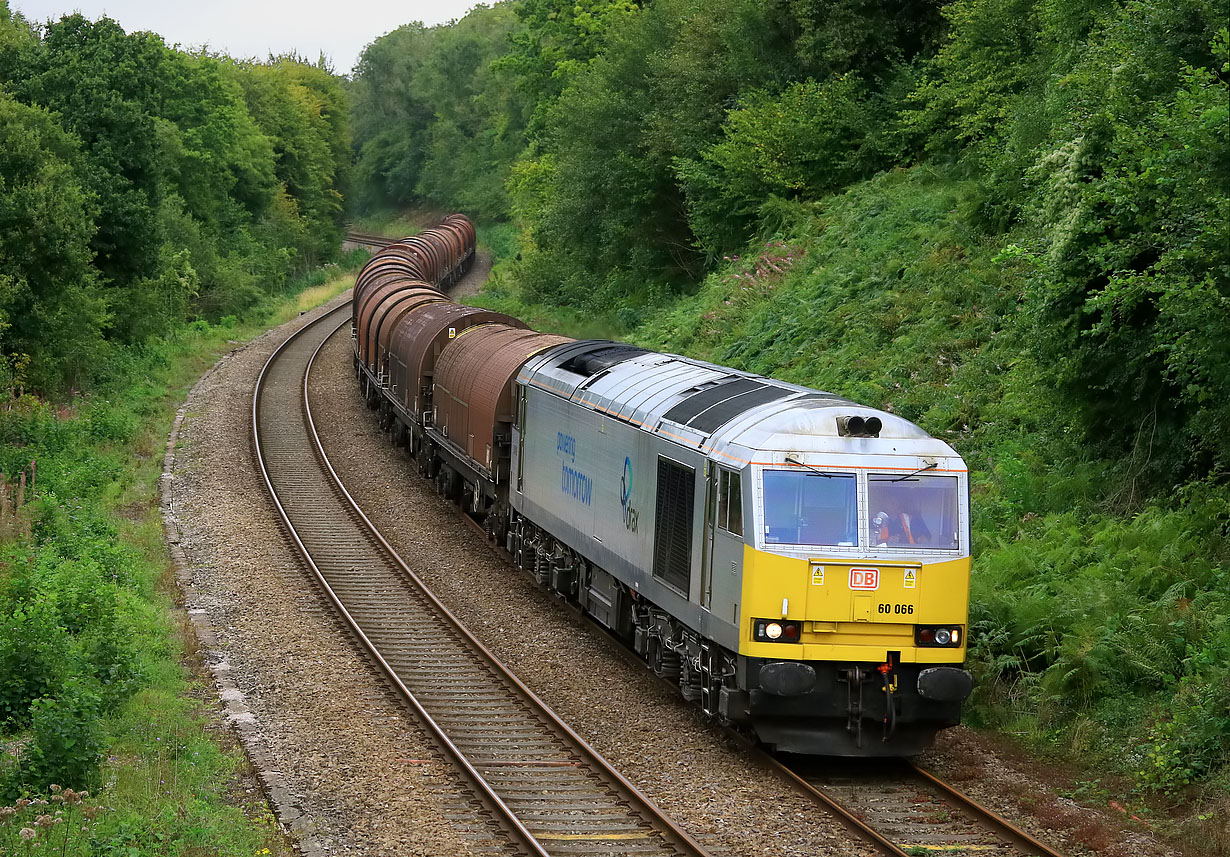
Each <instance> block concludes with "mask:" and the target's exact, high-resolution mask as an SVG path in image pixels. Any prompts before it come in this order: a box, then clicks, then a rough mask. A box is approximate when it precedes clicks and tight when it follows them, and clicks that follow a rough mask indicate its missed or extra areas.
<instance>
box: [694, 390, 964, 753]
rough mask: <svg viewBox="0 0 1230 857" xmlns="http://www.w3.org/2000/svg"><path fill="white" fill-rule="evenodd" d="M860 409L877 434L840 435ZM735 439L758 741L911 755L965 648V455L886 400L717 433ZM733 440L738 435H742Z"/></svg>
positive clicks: (955, 711) (744, 661)
mask: <svg viewBox="0 0 1230 857" xmlns="http://www.w3.org/2000/svg"><path fill="white" fill-rule="evenodd" d="M853 418H858V419H860V420H866V421H870V420H872V419H874V420H876V424H877V428H878V431H877V432H876V436H870V435H867V434H864V436H860V437H850V436H849V435H846V434H843V432H842V428H843V427H844V425H845V423H847V422H850V421H853ZM724 435H725V437H726V439H727V445H726V446H724V447H718V451H719V452H721V453H724V456H725V457H729V456H732V455H735V454H738V453H744V454H743V455H741V457H745V458H746V459H747V460H748V462H749V464H748V465H747V466H746V467H745V469H744V474H745V476H744V478H742V479H741V482H745V483H746V485H747V488H746V489H742V486H741V490H746V491H747V493H748V495H749V501H750V502H749V504H748V505H749V506H750V509H749V510H748V511H749V512H750V520H751V521H752V522H753V526H751V527H749V528H747V538H746V539H745V543H744V556H743V561H742V592H741V603H742V606H743V609H742V611H741V621H740V631H739V639H740V644H739V653H738V654H739V657H738V661H737V664H738V666H737V676H736V683H737V685H738V688H739V691H738V693H728V694H727V696H728V707H729V706H731V705H734V706H739V705H742V706H743V707H744V708H743V711H741V712H740V711H734V712H728V715H729V714H731V713H734V714H736V715H742V716H744V717H746V719H747V720H748V721H749V722H750V723H751V725H752V728H753V729H754V730H755V732H756V734H757V736H758V737H759V738H760V739H761V740H762V741H764V742H765V743H767V744H771V745H775V746H777V747H778V748H780V749H783V750H789V751H792V752H808V753H823V754H830V755H876V754H891V755H910V754H914V753H917V752H920V751H921V750H923V749H925V748H926V747H927V746H928V745H929V744H930V743H931V740H932V738H933V736H934V733H935V732H936V731H938V730H939V729H941V728H943V727H945V726H951V725H955V724H956V723H957V722H958V721H959V718H960V708H961V701H962V700H963V699H964V698H965V696H967V695H968V693H969V690H970V679H969V676H968V674H967V673H965V672H964V671H963V670H961V669H960V665H961V663H962V662H963V661H964V659H965V645H966V635H965V632H966V627H967V621H968V591H969V566H970V560H969V504H968V487H967V485H968V483H967V473H966V468H965V465H964V463H963V462H962V461H961V459H960V457H959V456H958V455H957V454H956V453H955V452H954V451H953V450H952V449H951V448H949V447H948V446H947V445H946V444H944V443H942V442H941V441H938V440H936V439H934V438H931V437H930V436H928V435H927V434H925V433H924V432H922V431H921V430H920V429H918V428H917V427H916V426H914V425H913V424H911V423H908V422H907V421H905V420H901V419H899V418H896V417H893V416H891V415H889V414H880V413H878V412H874V411H867V410H863V409H858V411H857V412H855V413H853V414H852V413H851V408H850V407H848V406H847V407H845V408H842V407H841V406H834V407H823V408H803V409H798V408H795V409H787V410H784V411H782V412H779V413H778V414H776V415H774V416H772V417H769V418H767V419H764V420H761V421H759V422H758V424H757V425H755V426H754V427H753V426H749V427H748V428H747V429H745V430H743V431H738V430H736V431H733V432H729V433H724ZM739 447H742V449H739Z"/></svg>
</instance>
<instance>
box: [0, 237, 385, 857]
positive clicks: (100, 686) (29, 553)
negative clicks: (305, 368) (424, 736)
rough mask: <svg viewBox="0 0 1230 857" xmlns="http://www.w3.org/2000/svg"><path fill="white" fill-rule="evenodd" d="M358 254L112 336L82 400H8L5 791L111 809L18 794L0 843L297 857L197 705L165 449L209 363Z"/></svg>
mask: <svg viewBox="0 0 1230 857" xmlns="http://www.w3.org/2000/svg"><path fill="white" fill-rule="evenodd" d="M365 258H366V254H364V253H362V252H359V253H356V254H355V255H353V256H351V257H348V259H347V262H348V264H347V265H346V266H345V269H343V268H338V267H336V266H330V267H329V268H327V269H323V270H320V271H317V272H314V273H313V274H311V275H309V276H307V277H305V278H302V279H301V280H300V281H299V282H298V283H296V284H295V286H294V288H292V289H291V290H290V292H291V293H290V294H289V295H288V296H287V297H285V298H283V299H281V300H279V301H276V302H266V303H265V304H263V305H261V306H259V307H258V308H256V309H255V310H253V311H252V312H250V313H249V314H247V315H245V316H244V317H243V318H234V317H231V318H227V319H224V320H223V321H222V322H221V323H219V324H217V325H211V324H209V323H207V322H205V321H197V322H194V323H192V324H190V325H187V326H184V327H182V328H180V329H178V330H177V331H176V332H174V333H173V334H172V335H170V336H167V337H165V338H162V339H158V340H151V341H149V342H147V343H146V344H145V345H143V346H141V347H139V348H137V347H134V348H128V349H123V350H120V349H117V350H116V351H114V352H113V355H114V356H113V359H112V360H111V361H110V362H109V363H108V364H107V366H105V367H104V374H105V380H104V381H103V382H102V384H101V386H100V387H99V388H98V389H97V390H96V391H95V392H93V393H91V394H90V395H89V396H85V397H75V398H73V399H72V400H70V401H67V402H65V403H62V404H54V403H51V402H48V401H45V400H42V399H38V398H36V397H34V396H32V395H17V394H16V392H15V391H11V392H10V395H9V396H8V398H7V399H6V400H5V401H4V402H3V403H2V404H0V471H3V473H5V474H7V476H8V480H7V481H8V487H7V489H6V490H5V491H4V492H3V498H2V499H3V511H4V513H3V515H0V526H3V528H4V531H3V532H2V533H0V538H2V539H3V563H2V565H0V740H2V741H3V747H4V752H3V753H0V802H3V801H9V802H12V801H14V800H16V799H18V798H22V797H25V798H26V799H27V800H29V799H35V800H40V799H41V800H45V801H48V803H47V804H46V806H47V807H48V811H47V812H45V813H40V814H44V815H48V817H50V818H53V819H54V816H53V815H51V813H52V812H53V811H54V810H55V809H61V810H62V809H64V807H63V806H61V805H53V803H52V794H53V792H54V790H55V789H57V788H59V787H64V786H66V787H70V788H72V789H75V790H78V791H80V790H88V791H89V792H90V793H91V795H93V797H92V798H90V799H89V800H88V801H87V805H88V806H94V807H104V809H102V810H91V812H92V814H93V815H94V818H92V819H84V818H83V817H78V818H77V819H76V823H77V825H78V826H77V827H75V828H73V831H72V834H71V835H69V829H68V828H66V827H64V826H63V825H64V822H60V823H58V824H57V823H54V822H52V823H51V825H49V826H47V827H46V829H44V828H43V827H40V826H38V825H37V824H34V820H35V819H36V818H37V815H31V811H30V806H29V805H28V804H27V805H26V806H25V807H20V806H18V805H17V804H13V807H14V808H15V809H17V810H18V812H16V813H14V814H7V813H4V812H3V810H0V853H24V852H22V851H19V850H14V849H15V848H18V847H19V846H20V847H26V840H24V839H21V838H20V829H21V828H24V829H27V830H30V831H33V832H34V835H35V837H36V838H35V839H34V840H32V841H36V842H44V843H48V842H49V841H50V842H54V844H55V846H56V847H57V848H60V849H61V850H62V851H63V850H65V849H67V852H66V853H71V854H91V855H124V857H139V855H146V854H148V855H154V854H159V855H162V854H184V855H188V854H211V855H212V854H220V855H223V854H224V855H252V854H262V853H274V854H289V853H290V850H289V848H288V847H287V845H286V844H285V842H284V841H283V840H282V837H281V836H280V834H279V833H278V830H277V826H276V822H275V821H274V819H273V818H272V816H271V815H269V813H268V810H267V808H266V807H265V805H264V802H263V800H260V799H259V798H258V796H254V795H252V794H248V793H245V792H244V791H243V790H242V788H241V786H240V785H239V782H238V781H237V780H236V772H237V769H238V768H239V767H241V766H242V764H243V761H242V756H241V754H239V753H238V752H237V751H235V750H233V749H227V747H226V746H225V745H224V742H223V743H220V741H219V737H220V736H219V735H217V734H215V733H216V732H217V724H216V717H215V716H214V715H212V714H210V713H209V711H208V710H207V709H206V708H205V707H204V706H202V704H201V702H200V701H199V698H200V697H201V696H204V697H206V698H208V697H209V696H212V692H211V691H210V690H208V689H205V688H203V687H201V686H200V685H199V684H198V683H197V682H196V681H195V680H194V679H193V678H192V676H191V675H190V674H189V672H188V671H187V669H186V668H185V667H184V665H183V663H182V658H183V656H184V652H185V646H187V645H190V643H188V642H187V640H186V639H185V638H184V636H183V635H182V633H181V631H180V629H178V628H177V627H176V623H175V622H174V620H173V615H172V612H171V607H172V599H173V595H174V583H173V578H172V577H171V574H172V572H171V568H170V563H169V559H168V556H167V552H166V547H165V544H164V542H163V535H162V522H161V515H160V510H159V504H158V479H159V476H160V463H161V451H162V448H163V446H164V444H165V440H164V439H165V437H166V435H167V432H168V430H169V426H170V424H171V421H172V419H173V417H174V411H175V408H176V407H177V405H178V403H179V402H180V401H182V399H183V396H184V394H185V392H186V390H187V388H188V387H189V386H191V384H192V383H193V382H194V381H195V379H196V378H197V377H198V376H199V375H200V374H201V372H202V371H203V370H204V369H205V368H207V367H208V366H209V365H210V364H212V363H213V362H214V361H215V360H216V359H217V358H218V356H219V355H220V354H222V353H223V352H225V351H227V350H228V349H230V348H233V347H234V344H235V343H236V342H238V341H244V340H247V339H249V338H251V337H252V336H254V335H256V334H258V333H260V332H261V331H263V330H265V329H267V328H268V326H269V325H270V324H277V323H281V322H282V321H285V320H288V319H290V318H293V317H294V316H295V315H296V314H297V313H298V312H300V311H302V310H304V309H307V308H310V307H311V306H314V305H316V304H319V303H320V302H322V301H323V300H326V299H328V298H329V297H331V296H333V295H335V294H337V293H339V292H340V291H342V290H344V289H345V288H347V287H348V286H349V285H350V282H351V279H352V277H353V273H352V272H353V271H354V270H356V269H357V267H358V265H359V264H361V262H362V260H363V259H365ZM23 473H24V475H25V479H24V484H23V479H22V476H21V474H23ZM19 501H20V502H19ZM53 784H54V785H53ZM56 803H57V804H62V803H63V802H62V801H59V802H56ZM35 806H36V807H37V804H36V805H35ZM27 816H30V817H28V818H27ZM83 820H85V821H87V822H88V825H87V826H86V827H85V828H84V829H83V828H82V827H81V826H80V823H81V821H83ZM6 836H7V837H8V839H6V838H5V837H6ZM52 837H54V839H52ZM6 848H8V849H9V850H8V851H7V852H6V851H5V850H4V849H6ZM265 849H268V850H265Z"/></svg>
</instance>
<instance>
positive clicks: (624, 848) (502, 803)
mask: <svg viewBox="0 0 1230 857" xmlns="http://www.w3.org/2000/svg"><path fill="white" fill-rule="evenodd" d="M349 314H350V306H349V304H346V305H344V306H342V307H339V308H338V309H337V310H335V311H333V312H332V313H328V314H326V315H325V316H322V318H320V319H318V320H317V321H316V322H313V323H312V324H309V325H308V326H307V327H305V328H303V329H302V330H300V331H299V332H298V333H296V334H294V335H293V336H291V338H290V339H288V340H287V341H286V342H285V343H284V344H283V345H282V346H281V347H280V348H279V349H278V350H277V351H276V352H275V353H274V354H273V355H272V356H271V357H270V359H269V361H268V363H267V364H266V365H265V367H264V369H263V370H262V372H261V375H260V378H259V379H258V381H257V384H256V390H255V393H254V395H253V403H252V424H253V443H254V447H255V450H256V454H257V460H258V462H259V465H260V468H261V472H262V475H263V477H264V480H265V484H266V486H267V489H268V491H269V494H270V497H271V499H272V502H273V504H274V506H275V507H276V508H277V510H278V513H279V515H280V517H281V519H282V521H283V523H284V525H285V526H286V528H287V531H288V533H289V536H290V539H291V541H292V542H293V543H294V544H295V546H296V548H297V549H298V550H299V552H300V554H301V555H302V557H303V559H304V562H305V564H306V565H307V566H308V568H309V570H310V572H311V574H312V575H313V576H314V577H315V578H316V580H317V581H318V583H319V585H320V587H321V590H322V592H323V593H324V594H325V596H326V597H327V599H328V600H329V601H330V602H331V604H332V606H333V609H334V610H335V611H336V613H337V614H338V616H339V617H340V618H341V619H342V620H343V621H344V622H345V623H346V625H348V626H349V628H350V630H351V632H352V633H353V635H354V636H355V638H356V640H357V641H358V642H359V643H360V644H361V646H362V647H363V648H364V649H365V650H366V651H367V652H368V653H369V655H370V656H371V658H372V659H373V661H374V662H375V663H376V664H377V665H378V666H379V667H380V668H381V669H382V670H383V671H384V672H385V674H386V675H387V676H388V678H389V680H390V682H391V683H392V684H393V685H394V686H395V687H396V688H397V690H398V692H399V694H400V696H401V697H402V699H403V700H404V701H405V703H406V705H407V706H408V707H409V708H410V709H411V710H413V712H414V713H415V714H416V715H417V716H418V717H419V718H420V720H421V721H422V722H423V723H424V725H425V726H426V727H427V729H428V730H429V731H430V732H431V733H432V735H433V736H434V738H435V740H436V742H437V743H438V745H439V747H440V749H441V751H442V753H443V754H444V755H445V756H447V757H448V758H449V759H450V760H451V761H452V762H453V763H454V764H455V765H456V766H457V768H458V770H459V771H460V772H461V773H462V775H463V776H464V778H465V779H466V780H467V781H468V782H469V783H470V784H471V786H472V788H473V790H474V793H475V794H476V796H477V797H478V800H479V801H480V802H481V804H482V806H483V807H484V808H485V810H486V812H487V814H488V816H489V821H490V826H491V827H492V828H493V829H494V828H498V834H495V835H493V837H492V840H491V841H490V842H488V843H486V844H485V845H483V850H485V852H487V853H498V854H507V853H516V854H527V855H535V857H547V855H552V857H569V855H582V854H585V855H593V854H604V855H680V857H703V855H705V851H704V850H703V848H702V847H701V846H700V845H699V844H698V843H696V842H695V841H694V840H692V839H691V838H690V837H689V836H688V834H687V833H686V832H684V831H682V830H681V829H680V828H679V827H678V826H677V825H676V824H675V823H674V822H673V821H671V820H670V819H669V818H667V817H665V816H664V815H663V814H662V813H661V812H659V811H658V810H657V808H656V807H654V806H653V804H652V803H651V802H650V801H649V800H648V799H647V798H645V797H644V796H643V795H641V794H640V792H638V791H637V790H636V788H635V787H633V786H632V785H631V784H630V783H629V782H627V781H626V780H625V779H624V778H623V777H622V776H621V775H620V774H619V773H618V772H617V771H615V770H614V769H612V768H611V767H610V766H609V765H608V764H607V763H606V762H605V761H603V760H602V758H601V757H600V756H599V755H598V754H597V753H596V752H595V751H594V750H592V749H591V748H590V747H588V745H586V744H585V742H584V741H582V740H581V739H580V738H579V737H578V736H577V735H576V734H575V733H573V732H572V730H570V729H569V728H568V727H567V726H566V725H565V724H564V723H562V722H561V721H560V720H559V719H558V718H557V717H556V716H555V715H554V714H553V713H551V711H550V710H549V709H548V708H547V707H546V706H545V705H544V704H543V703H542V702H541V701H540V700H539V699H538V698H537V697H536V696H535V695H534V694H533V693H532V692H531V691H530V690H529V689H528V688H526V687H525V686H524V685H522V684H521V683H520V682H519V681H518V680H517V678H516V677H515V676H513V675H512V674H511V673H509V672H508V671H507V670H506V669H505V668H504V667H503V666H502V665H501V664H500V663H499V662H498V661H497V660H496V659H495V658H494V657H493V656H492V655H491V654H490V653H489V652H488V651H487V650H486V649H485V648H484V647H483V646H482V644H481V643H479V642H478V641H477V640H476V639H475V638H474V637H473V636H472V635H471V634H470V633H469V632H468V631H467V630H466V629H465V628H464V627H463V626H461V624H460V623H459V622H458V621H457V620H456V619H455V618H454V617H453V616H452V614H451V613H450V612H449V611H448V610H447V609H446V608H445V607H444V605H443V604H441V603H440V602H439V601H438V600H437V599H436V598H435V596H434V595H432V593H431V592H430V591H428V590H427V588H426V587H425V586H424V585H423V584H422V582H421V581H420V580H419V579H418V577H417V576H416V575H415V574H414V573H413V572H412V571H411V569H410V568H409V567H408V566H407V565H406V564H405V563H404V562H403V561H402V560H401V558H400V557H398V556H397V554H396V553H395V552H394V551H393V549H392V548H391V547H390V546H389V545H388V543H387V542H386V541H385V540H384V538H383V537H382V536H381V535H380V534H379V533H378V532H377V531H376V529H375V528H374V527H373V526H372V525H371V523H370V522H369V521H368V520H367V518H366V516H364V515H363V513H362V512H361V511H360V510H359V509H358V507H357V506H356V505H355V503H354V501H353V500H352V499H351V498H350V495H349V494H348V493H347V492H346V490H345V488H344V487H342V486H341V484H340V481H339V480H338V479H337V475H336V473H335V472H334V470H333V467H332V465H331V464H330V463H329V461H328V458H327V456H325V454H324V452H323V450H322V449H321V447H320V444H319V439H318V437H317V435H316V430H315V426H314V424H313V422H312V416H311V410H310V403H309V401H308V398H307V378H308V374H309V373H310V368H311V363H312V361H313V359H314V358H315V355H316V353H317V352H318V351H319V349H320V347H321V346H322V345H323V344H324V342H325V341H327V340H328V339H329V337H330V336H331V335H333V334H334V333H335V332H337V331H339V330H340V329H341V328H342V327H343V326H344V325H346V324H347V323H348V322H349V320H350V315H349Z"/></svg>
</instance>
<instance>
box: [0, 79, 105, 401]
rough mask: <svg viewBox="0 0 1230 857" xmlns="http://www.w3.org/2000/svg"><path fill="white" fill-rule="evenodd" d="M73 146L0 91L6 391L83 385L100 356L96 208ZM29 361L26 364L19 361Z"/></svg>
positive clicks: (34, 111)
mask: <svg viewBox="0 0 1230 857" xmlns="http://www.w3.org/2000/svg"><path fill="white" fill-rule="evenodd" d="M80 157H81V156H80V151H79V147H78V144H77V142H76V141H75V140H74V139H73V138H72V137H70V136H69V135H68V134H67V133H65V132H64V131H63V130H62V129H61V128H60V126H59V125H58V123H57V122H56V121H55V118H54V117H53V116H51V115H50V114H49V113H48V112H47V111H45V110H42V109H40V108H36V107H27V106H25V105H23V104H19V103H18V102H16V101H14V100H12V99H11V98H10V97H8V96H7V95H5V94H4V93H3V92H2V91H0V353H2V354H3V357H4V358H5V365H4V368H5V370H6V371H4V372H0V375H7V376H8V377H7V378H6V379H5V380H6V381H7V385H6V386H10V387H11V386H22V385H30V386H33V387H35V388H39V389H45V388H48V387H57V386H59V385H61V384H65V383H69V384H79V383H81V382H83V381H84V380H86V379H87V378H88V377H89V370H90V366H91V364H92V363H93V362H94V361H96V360H97V359H98V357H99V356H100V355H101V353H102V351H103V350H104V343H103V327H104V325H105V324H106V322H107V314H106V303H105V300H104V298H103V297H102V296H101V295H100V294H99V290H98V277H97V273H96V272H95V270H94V269H93V268H92V267H91V261H92V253H91V252H90V246H89V245H90V240H91V238H92V237H93V235H94V229H95V225H94V224H95V216H96V211H97V209H96V205H95V202H94V196H93V194H92V193H91V192H90V191H89V190H88V189H86V187H84V185H83V182H82V179H81V176H80V173H79V169H80ZM23 357H24V358H26V359H25V360H22V359H21V358H23Z"/></svg>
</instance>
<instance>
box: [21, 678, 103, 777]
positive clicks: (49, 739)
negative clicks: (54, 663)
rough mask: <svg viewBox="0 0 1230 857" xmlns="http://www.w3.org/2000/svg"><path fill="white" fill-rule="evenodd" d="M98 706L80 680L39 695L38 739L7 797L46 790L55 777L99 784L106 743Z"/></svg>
mask: <svg viewBox="0 0 1230 857" xmlns="http://www.w3.org/2000/svg"><path fill="white" fill-rule="evenodd" d="M98 710H99V699H98V697H97V696H96V695H95V694H94V693H93V692H92V691H90V690H89V689H87V688H86V687H85V686H84V685H83V684H82V683H81V682H79V681H70V682H68V683H66V684H65V685H64V687H63V688H61V689H60V692H59V694H58V695H57V696H56V697H54V698H52V697H44V698H42V699H38V700H36V701H35V702H34V704H33V705H32V706H31V714H32V720H33V729H32V731H33V739H34V740H33V741H32V742H31V744H30V746H29V748H28V749H27V751H26V755H25V757H24V758H23V759H22V761H21V765H20V766H19V767H18V768H17V769H16V770H14V771H13V772H12V773H10V775H9V777H8V780H9V783H8V784H7V785H8V788H7V789H6V790H7V791H8V795H7V797H8V798H9V799H10V800H11V799H12V798H13V797H15V796H16V795H17V794H18V793H20V792H21V791H27V790H34V791H43V790H44V789H46V788H47V787H48V786H49V785H51V784H52V783H77V784H78V787H79V788H86V789H95V788H97V787H98V784H99V781H100V779H99V767H98V766H99V762H100V761H101V760H102V754H103V748H104V746H105V745H104V743H103V730H102V725H101V723H100V722H99V720H98Z"/></svg>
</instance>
